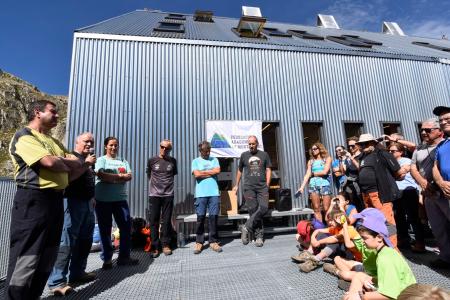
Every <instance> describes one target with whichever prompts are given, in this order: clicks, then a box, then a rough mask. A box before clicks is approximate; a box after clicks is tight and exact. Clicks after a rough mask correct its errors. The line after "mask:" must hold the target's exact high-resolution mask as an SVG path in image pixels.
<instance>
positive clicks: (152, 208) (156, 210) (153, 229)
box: [148, 197, 162, 251]
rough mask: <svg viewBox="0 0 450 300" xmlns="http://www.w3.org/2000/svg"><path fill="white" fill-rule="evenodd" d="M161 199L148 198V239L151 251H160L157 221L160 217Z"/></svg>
mask: <svg viewBox="0 0 450 300" xmlns="http://www.w3.org/2000/svg"><path fill="white" fill-rule="evenodd" d="M161 203H162V198H161V197H148V210H149V212H150V220H149V222H150V237H151V240H152V247H151V248H152V249H153V250H152V251H154V250H160V249H161V241H160V239H159V220H160V216H161Z"/></svg>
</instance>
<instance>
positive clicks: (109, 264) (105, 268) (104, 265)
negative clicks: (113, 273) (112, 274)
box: [102, 260, 113, 270]
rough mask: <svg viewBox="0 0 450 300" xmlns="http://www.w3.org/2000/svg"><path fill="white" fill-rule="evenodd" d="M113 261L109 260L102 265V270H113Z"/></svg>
mask: <svg viewBox="0 0 450 300" xmlns="http://www.w3.org/2000/svg"><path fill="white" fill-rule="evenodd" d="M112 266H113V265H112V260H107V261H105V262H103V265H102V269H103V270H109V269H111V268H112Z"/></svg>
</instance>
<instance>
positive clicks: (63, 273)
mask: <svg viewBox="0 0 450 300" xmlns="http://www.w3.org/2000/svg"><path fill="white" fill-rule="evenodd" d="M71 228H72V222H71V217H70V207H69V204H68V199H67V198H64V224H63V230H62V234H61V242H60V244H59V250H58V255H57V257H56V261H55V265H54V266H53V270H52V273H51V274H50V277H49V278H48V281H47V285H48V287H49V288H50V289H53V288H55V287H60V286H64V285H65V284H66V283H67V273H68V271H69V263H70V259H71V246H72V240H71V236H70V232H71Z"/></svg>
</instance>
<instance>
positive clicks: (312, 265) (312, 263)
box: [298, 258, 320, 273]
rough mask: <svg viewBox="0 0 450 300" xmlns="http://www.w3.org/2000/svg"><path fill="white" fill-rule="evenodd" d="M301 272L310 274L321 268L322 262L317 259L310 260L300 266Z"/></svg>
mask: <svg viewBox="0 0 450 300" xmlns="http://www.w3.org/2000/svg"><path fill="white" fill-rule="evenodd" d="M298 267H299V269H300V271H302V272H304V273H309V272H311V271H313V270H315V269H317V268H318V267H320V262H319V261H318V260H316V259H315V258H311V259H308V260H307V261H305V262H304V263H302V264H300V265H299V266H298Z"/></svg>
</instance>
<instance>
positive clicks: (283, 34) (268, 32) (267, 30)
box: [263, 27, 292, 37]
mask: <svg viewBox="0 0 450 300" xmlns="http://www.w3.org/2000/svg"><path fill="white" fill-rule="evenodd" d="M263 32H264V33H265V34H266V35H270V36H280V37H292V34H290V33H287V32H282V31H280V30H278V29H277V28H268V27H264V28H263Z"/></svg>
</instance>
